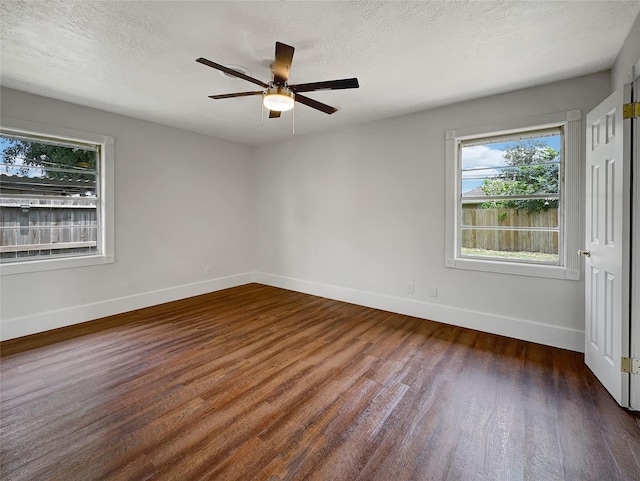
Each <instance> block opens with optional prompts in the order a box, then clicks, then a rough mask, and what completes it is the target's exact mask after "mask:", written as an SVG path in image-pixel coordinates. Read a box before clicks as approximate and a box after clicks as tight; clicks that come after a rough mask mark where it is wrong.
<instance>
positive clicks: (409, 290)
mask: <svg viewBox="0 0 640 481" xmlns="http://www.w3.org/2000/svg"><path fill="white" fill-rule="evenodd" d="M414 287H415V286H414V285H413V282H407V293H408V294H413V291H414Z"/></svg>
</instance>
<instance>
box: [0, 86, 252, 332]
mask: <svg viewBox="0 0 640 481" xmlns="http://www.w3.org/2000/svg"><path fill="white" fill-rule="evenodd" d="M1 95H2V97H1V98H2V105H1V109H2V110H1V113H2V116H7V117H13V118H17V119H21V120H28V121H32V122H39V123H46V124H51V125H56V126H60V127H65V128H71V129H76V130H84V131H89V132H95V133H99V134H103V135H109V136H112V137H114V138H115V182H114V183H115V259H116V261H115V263H114V264H107V265H99V266H91V267H82V268H71V269H61V270H56V271H47V272H40V273H30V274H15V275H3V276H2V277H1V279H0V295H1V298H0V299H1V307H0V320H1V324H0V328H1V332H0V334H1V336H2V339H8V338H12V337H17V336H21V335H25V334H30V333H33V332H38V331H43V330H47V329H51V328H55V327H59V326H63V325H69V324H73V323H75V322H82V321H86V320H89V319H95V318H98V317H102V316H105V315H109V314H113V313H117V312H123V311H126V310H130V309H135V308H139V307H143V306H147V305H152V304H158V303H161V302H165V301H169V300H173V299H177V298H182V297H188V296H190V295H196V294H200V293H204V292H209V291H213V290H216V289H219V288H224V287H229V286H233V285H238V284H243V283H246V282H249V281H250V279H251V277H250V272H251V270H252V268H253V259H252V257H251V252H252V242H253V237H254V235H253V225H254V224H253V216H254V200H255V199H254V179H255V177H254V172H253V169H254V162H253V158H254V151H253V149H252V148H250V147H246V146H242V145H239V144H234V143H231V142H226V141H222V140H217V139H213V138H210V137H206V136H203V135H199V134H194V133H190V132H186V131H182V130H177V129H173V128H169V127H164V126H161V125H157V124H153V123H149V122H144V121H140V120H135V119H132V118H128V117H124V116H119V115H115V114H111V113H108V112H103V111H98V110H94V109H89V108H85V107H81V106H78V105H74V104H70V103H66V102H59V101H55V100H52V99H48V98H44V97H39V96H35V95H31V94H27V93H24V92H19V91H15V90H10V89H2V92H1ZM205 266H210V267H211V274H210V276H205Z"/></svg>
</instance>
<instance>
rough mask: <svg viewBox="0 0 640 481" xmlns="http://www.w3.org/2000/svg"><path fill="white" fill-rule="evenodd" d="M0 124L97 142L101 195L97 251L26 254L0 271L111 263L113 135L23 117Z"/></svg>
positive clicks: (25, 132) (33, 133) (25, 131)
mask: <svg viewBox="0 0 640 481" xmlns="http://www.w3.org/2000/svg"><path fill="white" fill-rule="evenodd" d="M0 128H2V129H3V130H6V131H8V132H12V133H16V134H22V135H25V136H41V137H42V136H45V137H50V138H54V139H57V140H60V141H62V142H64V141H69V142H80V143H85V144H94V145H98V146H100V148H99V151H100V156H99V159H98V163H99V166H98V172H99V182H100V190H99V193H100V196H99V199H98V252H97V253H96V254H89V255H82V256H77V255H76V256H70V257H56V258H48V259H47V258H42V259H39V258H37V257H35V258H25V260H24V261H15V262H10V263H6V264H1V265H0V275H3V276H4V275H12V274H23V273H28V272H39V271H49V270H55V269H64V268H70V267H85V266H93V265H99V264H110V263H113V262H114V261H115V257H114V215H113V211H114V200H113V177H114V139H113V137H109V136H107V135H101V134H96V133H92V132H84V131H80V130H73V129H68V128H64V127H58V126H54V125H48V124H41V123H36V122H28V121H25V120H19V119H12V118H8V117H2V119H1V120H0Z"/></svg>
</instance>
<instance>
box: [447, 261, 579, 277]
mask: <svg viewBox="0 0 640 481" xmlns="http://www.w3.org/2000/svg"><path fill="white" fill-rule="evenodd" d="M446 266H447V267H450V268H454V269H466V270H471V271H483V272H495V273H498V274H513V275H518V276H530V277H546V278H549V279H567V280H571V281H579V280H580V271H578V270H572V269H567V268H566V267H562V266H548V265H533V264H521V263H518V262H500V261H490V260H485V259H462V258H455V259H447V261H446Z"/></svg>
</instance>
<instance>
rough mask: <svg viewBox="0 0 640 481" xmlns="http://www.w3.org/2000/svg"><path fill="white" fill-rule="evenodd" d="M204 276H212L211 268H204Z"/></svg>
mask: <svg viewBox="0 0 640 481" xmlns="http://www.w3.org/2000/svg"><path fill="white" fill-rule="evenodd" d="M204 275H205V276H210V275H211V266H207V267H205V268H204Z"/></svg>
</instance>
